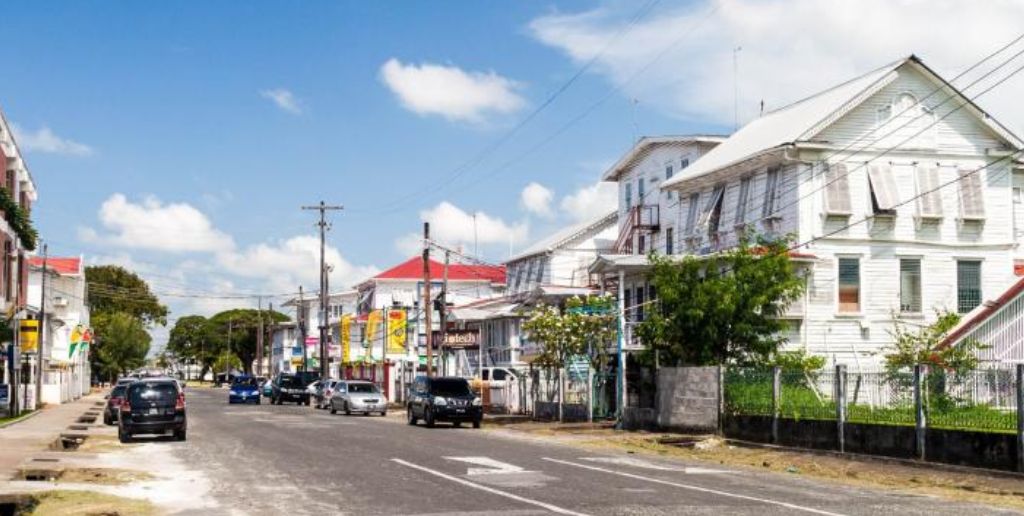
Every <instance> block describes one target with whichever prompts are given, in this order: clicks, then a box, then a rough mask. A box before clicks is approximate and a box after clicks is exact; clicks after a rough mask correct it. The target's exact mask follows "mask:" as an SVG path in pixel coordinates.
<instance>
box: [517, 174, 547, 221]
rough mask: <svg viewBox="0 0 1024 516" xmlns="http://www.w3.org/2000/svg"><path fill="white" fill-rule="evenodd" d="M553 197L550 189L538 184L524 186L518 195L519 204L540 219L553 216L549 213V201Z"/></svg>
mask: <svg viewBox="0 0 1024 516" xmlns="http://www.w3.org/2000/svg"><path fill="white" fill-rule="evenodd" d="M554 196H555V193H554V192H552V191H551V189H550V188H548V187H546V186H544V185H542V184H540V183H537V182H532V183H530V184H528V185H526V187H525V188H523V191H522V192H521V193H520V194H519V203H520V204H521V205H522V206H523V208H524V209H525V210H526V211H528V212H530V213H533V214H535V215H540V216H541V217H551V216H553V215H554V213H553V212H552V211H551V200H552V199H553V198H554Z"/></svg>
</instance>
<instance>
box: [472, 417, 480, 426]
mask: <svg viewBox="0 0 1024 516" xmlns="http://www.w3.org/2000/svg"><path fill="white" fill-rule="evenodd" d="M473 428H480V420H479V419H474V420H473Z"/></svg>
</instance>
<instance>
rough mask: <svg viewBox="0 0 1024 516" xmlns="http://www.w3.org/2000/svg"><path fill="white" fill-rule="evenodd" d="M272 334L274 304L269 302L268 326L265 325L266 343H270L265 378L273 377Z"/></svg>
mask: <svg viewBox="0 0 1024 516" xmlns="http://www.w3.org/2000/svg"><path fill="white" fill-rule="evenodd" d="M273 333H274V302H273V301H271V302H270V324H268V325H267V334H268V335H267V337H270V338H268V339H267V341H268V342H270V350H269V351H270V353H267V376H273V375H274V339H273ZM282 347H284V343H283V342H282Z"/></svg>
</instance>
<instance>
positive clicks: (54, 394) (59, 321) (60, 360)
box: [28, 256, 91, 404]
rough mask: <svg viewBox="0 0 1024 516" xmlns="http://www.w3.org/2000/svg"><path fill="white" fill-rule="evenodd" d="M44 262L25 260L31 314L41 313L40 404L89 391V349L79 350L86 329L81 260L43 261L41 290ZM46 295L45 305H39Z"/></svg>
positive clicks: (49, 259)
mask: <svg viewBox="0 0 1024 516" xmlns="http://www.w3.org/2000/svg"><path fill="white" fill-rule="evenodd" d="M43 269H44V260H43V258H42V257H41V256H33V257H31V258H30V259H29V280H28V300H29V301H28V302H29V308H30V309H31V310H33V311H37V312H38V311H40V310H42V309H43V308H45V312H46V317H45V325H44V327H43V332H42V339H41V343H40V344H41V349H42V351H43V356H44V357H45V359H46V360H44V363H43V364H44V365H43V384H42V398H40V399H41V401H42V402H43V403H52V404H59V403H65V402H68V401H72V400H76V399H78V398H80V397H81V396H82V394H84V393H87V392H89V380H90V373H89V351H90V350H89V347H88V346H87V345H82V344H81V342H82V339H83V336H84V335H85V332H87V331H88V332H90V333H91V330H90V329H89V303H88V299H87V296H86V281H85V264H84V261H83V260H82V257H80V256H75V257H66V258H62V257H53V256H51V257H49V258H47V259H46V260H45V269H46V273H45V274H46V276H45V277H46V290H45V292H44V290H43V277H44V276H43V274H44V273H43ZM44 294H45V306H44V305H43V304H42V302H43V297H44Z"/></svg>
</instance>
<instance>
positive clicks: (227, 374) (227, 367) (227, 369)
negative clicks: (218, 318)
mask: <svg viewBox="0 0 1024 516" xmlns="http://www.w3.org/2000/svg"><path fill="white" fill-rule="evenodd" d="M234 326H235V320H234V319H228V355H227V356H226V357H224V381H226V382H228V385H231V383H230V379H231V330H232V329H234Z"/></svg>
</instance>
